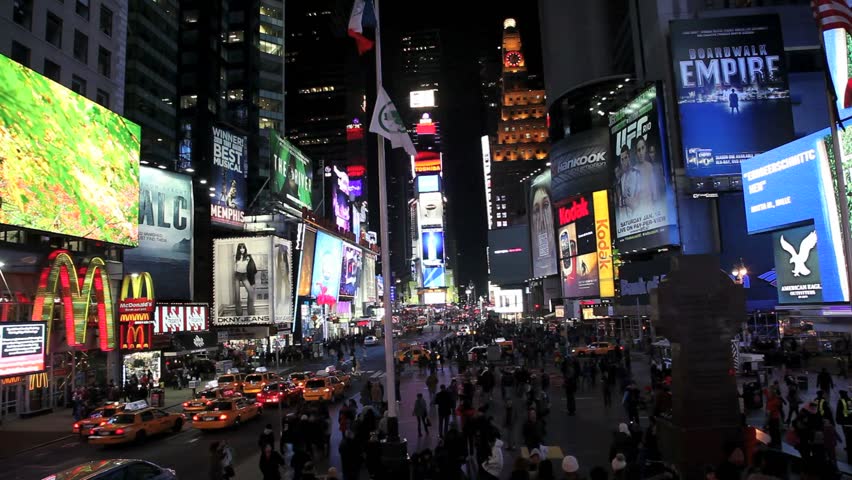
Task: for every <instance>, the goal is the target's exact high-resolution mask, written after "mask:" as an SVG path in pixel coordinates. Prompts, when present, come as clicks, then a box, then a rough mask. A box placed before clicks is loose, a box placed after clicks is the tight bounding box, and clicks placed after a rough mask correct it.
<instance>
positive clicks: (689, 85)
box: [671, 15, 794, 177]
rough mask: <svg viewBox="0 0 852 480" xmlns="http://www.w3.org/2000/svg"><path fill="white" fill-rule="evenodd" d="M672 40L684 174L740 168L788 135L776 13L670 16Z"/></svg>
mask: <svg viewBox="0 0 852 480" xmlns="http://www.w3.org/2000/svg"><path fill="white" fill-rule="evenodd" d="M671 48H672V62H673V68H674V70H673V71H674V76H675V85H676V90H675V92H676V96H677V102H678V110H679V113H680V115H679V116H678V117H679V118H680V129H681V136H682V139H683V156H684V159H685V164H686V173H687V175H690V176H698V177H706V176H712V175H735V174H739V172H740V169H739V165H740V163H741V162H742V161H743V160H746V159H749V158H751V157H753V156H755V155H757V154H759V153H762V152H765V151H767V150H770V149H772V148H775V147H777V146H779V145H782V144H784V143H786V142H789V141H790V140H792V139H793V138H794V131H793V108H792V103H791V101H790V87H789V84H788V81H787V75H788V72H787V66H786V62H785V58H786V54H785V52H784V41H783V39H782V37H781V23H780V21H779V19H778V16H777V15H753V16H735V17H721V18H702V19H692V20H678V21H674V22H672V23H671Z"/></svg>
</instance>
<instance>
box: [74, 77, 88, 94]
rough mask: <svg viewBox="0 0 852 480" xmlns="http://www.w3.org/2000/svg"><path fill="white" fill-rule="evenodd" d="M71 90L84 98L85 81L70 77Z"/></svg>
mask: <svg viewBox="0 0 852 480" xmlns="http://www.w3.org/2000/svg"><path fill="white" fill-rule="evenodd" d="M71 90H73V91H74V92H76V93H79V94H80V95H82V96H84V97H85V96H86V80H85V79H83V78H80V77H78V76H77V75H71Z"/></svg>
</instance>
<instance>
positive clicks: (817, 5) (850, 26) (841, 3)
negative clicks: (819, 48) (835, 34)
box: [811, 0, 852, 34]
mask: <svg viewBox="0 0 852 480" xmlns="http://www.w3.org/2000/svg"><path fill="white" fill-rule="evenodd" d="M811 8H812V9H813V11H814V18H816V20H817V23H819V27H820V30H822V31H823V32H824V31H826V30H833V29H835V28H842V29H844V30H846V31H847V32H849V33H850V34H852V8H850V7H849V2H848V0H812V1H811Z"/></svg>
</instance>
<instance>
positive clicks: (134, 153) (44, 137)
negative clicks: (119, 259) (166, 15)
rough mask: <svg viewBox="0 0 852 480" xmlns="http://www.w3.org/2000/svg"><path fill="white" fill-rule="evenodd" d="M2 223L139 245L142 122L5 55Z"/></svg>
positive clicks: (0, 66) (0, 63)
mask: <svg viewBox="0 0 852 480" xmlns="http://www.w3.org/2000/svg"><path fill="white" fill-rule="evenodd" d="M0 92H2V97H3V101H2V102H0V159H2V162H0V200H2V202H0V223H2V224H5V225H14V226H18V227H23V228H28V229H32V230H40V231H44V232H53V233H59V234H62V235H70V236H73V237H82V238H88V239H91V240H100V241H103V242H108V243H114V244H119V245H127V246H136V245H137V244H138V241H139V238H138V235H139V232H138V228H137V221H138V215H139V146H140V137H141V129H140V127H139V125H136V124H135V123H133V122H131V121H129V120H127V119H125V118H123V117H121V116H119V115H117V114H115V113H113V112H112V111H110V110H108V109H106V108H104V107H102V106H100V105H98V104H97V103H95V102H93V101H91V100H88V99H87V98H86V97H84V96H82V95H77V94H76V93H74V92H72V91H71V90H69V89H67V88H65V87H63V86H62V85H60V84H58V83H55V82H53V81H51V80H50V79H48V78H46V77H43V76H41V75H39V74H38V73H36V72H34V71H33V70H30V69H29V68H27V67H24V66H23V65H21V64H19V63H17V62H15V61H12V60H11V59H9V58H7V57H4V56H0Z"/></svg>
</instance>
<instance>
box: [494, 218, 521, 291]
mask: <svg viewBox="0 0 852 480" xmlns="http://www.w3.org/2000/svg"><path fill="white" fill-rule="evenodd" d="M530 260H531V258H530V234H529V230H528V229H527V226H526V225H513V226H511V227H506V228H498V229H494V230H490V231H489V232H488V264H489V266H490V269H491V271H490V273H489V275H488V279H489V281H490V282H491V283H493V284H495V285H507V284H518V283H523V282H524V281H526V280H528V279H529V278H530Z"/></svg>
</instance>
